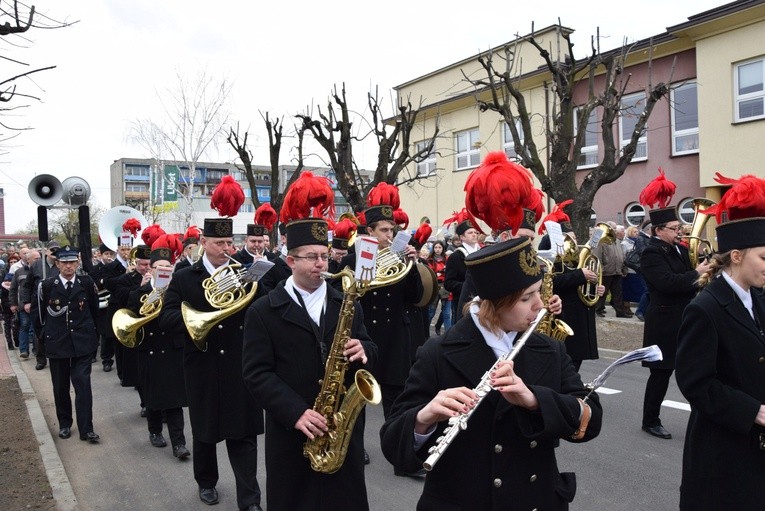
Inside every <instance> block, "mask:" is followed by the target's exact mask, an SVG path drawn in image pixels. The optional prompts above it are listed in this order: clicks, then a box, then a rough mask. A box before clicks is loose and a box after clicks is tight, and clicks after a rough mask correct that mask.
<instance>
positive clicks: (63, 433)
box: [58, 428, 72, 440]
mask: <svg viewBox="0 0 765 511" xmlns="http://www.w3.org/2000/svg"><path fill="white" fill-rule="evenodd" d="M70 436H72V428H61V429H59V430H58V437H59V438H63V439H64V440H66V439H67V438H69V437H70Z"/></svg>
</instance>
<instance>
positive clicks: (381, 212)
mask: <svg viewBox="0 0 765 511" xmlns="http://www.w3.org/2000/svg"><path fill="white" fill-rule="evenodd" d="M400 205H401V199H400V197H399V195H398V187H396V186H394V185H391V184H388V183H378V184H377V185H376V186H375V187H374V188H372V189H371V190H369V194H368V195H367V209H365V210H364V220H365V224H364V225H366V226H370V225H373V224H376V223H377V222H380V221H381V220H389V221H391V222H393V223H394V224H397V223H398V222H396V219H395V218H394V216H393V212H394V211H395V210H397V209H399V206H400ZM399 218H401V213H400V212H399ZM407 223H409V218H408V217H407Z"/></svg>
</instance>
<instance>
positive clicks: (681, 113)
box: [669, 80, 699, 156]
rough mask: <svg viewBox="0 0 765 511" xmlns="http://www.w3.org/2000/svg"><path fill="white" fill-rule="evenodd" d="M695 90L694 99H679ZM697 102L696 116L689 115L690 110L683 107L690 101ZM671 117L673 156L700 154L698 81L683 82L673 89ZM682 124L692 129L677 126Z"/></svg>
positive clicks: (670, 100) (670, 99)
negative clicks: (679, 95) (681, 95)
mask: <svg viewBox="0 0 765 511" xmlns="http://www.w3.org/2000/svg"><path fill="white" fill-rule="evenodd" d="M691 89H693V96H694V97H693V99H691V98H682V97H681V98H678V97H677V96H678V94H684V93H686V92H688V91H690V90H691ZM692 100H695V101H696V104H695V105H693V107H694V108H695V114H694V113H689V109H687V108H684V107H683V105H688V104H689V101H692ZM669 102H670V109H669V116H670V124H671V127H672V156H683V155H685V154H698V152H699V102H698V87H697V84H696V80H690V81H688V82H683V83H682V84H680V85H678V86H676V87H672V88H671V89H670V91H669ZM694 115H695V117H696V119H695V121H696V122H695V126H693V116H694ZM678 123H680V124H681V125H683V126H686V125H689V126H691V127H684V128H682V129H678V128H677V125H678Z"/></svg>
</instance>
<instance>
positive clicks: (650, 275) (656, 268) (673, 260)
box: [640, 237, 699, 369]
mask: <svg viewBox="0 0 765 511" xmlns="http://www.w3.org/2000/svg"><path fill="white" fill-rule="evenodd" d="M675 247H677V249H679V250H680V253H678V250H677V249H675ZM640 271H641V273H642V274H643V277H644V278H645V283H646V285H647V286H648V293H649V298H650V301H649V303H648V308H647V309H646V312H645V328H644V330H643V346H651V345H653V344H656V345H658V346H659V348H660V349H661V352H662V354H663V356H664V359H663V360H661V361H659V362H643V366H645V367H656V368H664V369H672V368H673V367H675V351H677V334H678V330H679V329H680V321H681V319H682V316H683V309H685V306H686V305H688V304H689V303H690V301H691V300H693V297H694V296H696V291H697V290H698V288H697V286H696V284H695V282H696V280H697V279H698V277H699V274H698V273H697V272H696V270H695V269H693V268H691V262H690V259H689V258H688V249H687V248H685V247H684V246H682V245H670V244H669V243H666V242H664V241H662V240H660V239H659V238H656V237H653V238H651V239H650V241H649V242H648V246H647V247H646V248H645V250H643V253H642V254H641V255H640Z"/></svg>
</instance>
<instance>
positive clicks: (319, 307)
mask: <svg viewBox="0 0 765 511" xmlns="http://www.w3.org/2000/svg"><path fill="white" fill-rule="evenodd" d="M284 290H285V291H287V294H288V295H290V298H292V301H294V302H295V303H296V304H298V305H300V300H298V297H297V295H296V294H295V293H296V292H297V293H300V297H301V298H302V299H303V303H305V308H306V311H307V312H308V315H309V316H310V317H311V319H312V320H313V322H314V323H316V324H317V325H319V324H321V314H322V313H323V312H324V308H325V306H326V303H327V282H326V281H322V282H321V285H320V286H319V288H318V289H317V290H316V291H314V292H313V293H310V292H308V291H306V290H304V289H300V288H299V287H297V286H296V285H295V278H294V277H293V276H292V275H290V276H289V277H287V280H286V281H285V282H284Z"/></svg>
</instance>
